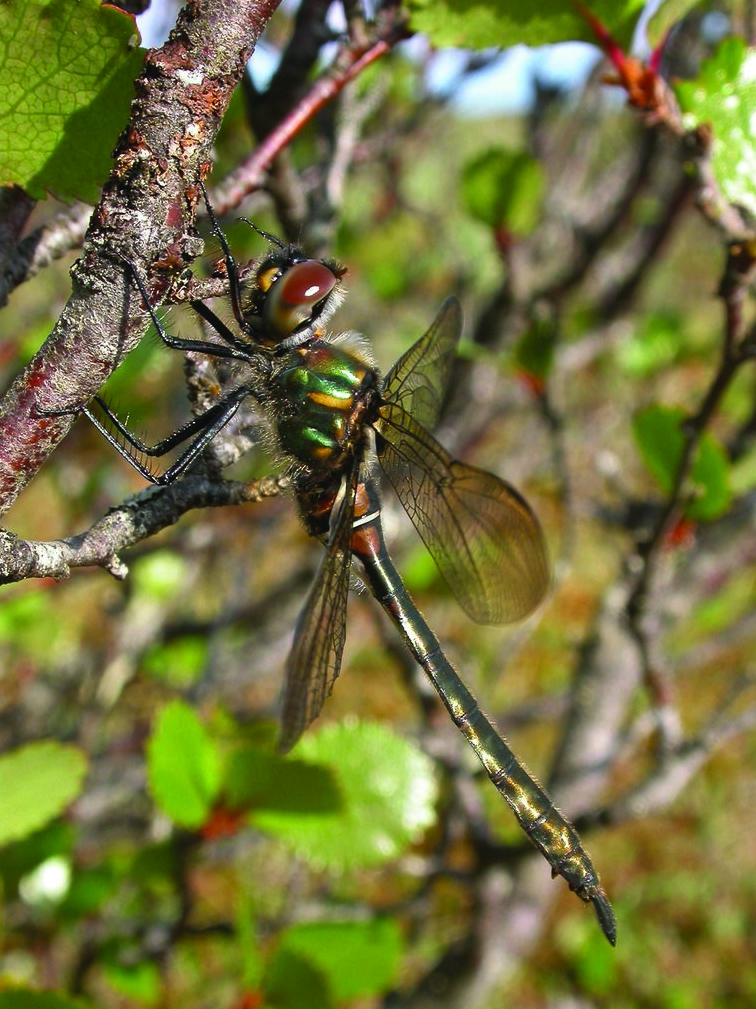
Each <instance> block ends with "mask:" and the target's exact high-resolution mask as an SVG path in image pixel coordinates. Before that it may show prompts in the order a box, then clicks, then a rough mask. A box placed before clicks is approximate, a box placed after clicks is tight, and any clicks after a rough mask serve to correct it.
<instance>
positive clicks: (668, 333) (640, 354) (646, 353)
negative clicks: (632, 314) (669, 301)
mask: <svg viewBox="0 0 756 1009" xmlns="http://www.w3.org/2000/svg"><path fill="white" fill-rule="evenodd" d="M681 327H682V320H681V319H680V318H679V316H678V315H676V314H674V313H671V312H669V313H668V312H654V313H652V314H650V315H645V316H641V317H639V318H638V319H637V322H636V325H635V327H634V328H633V331H632V333H631V334H630V336H628V337H627V339H624V340H622V341H621V342H620V343H619V344H618V346H617V361H618V363H619V366H620V367H621V368H623V369H624V370H625V371H626V372H627V373H628V374H629V375H637V376H641V377H642V376H644V375H649V374H653V373H654V372H655V371H658V370H659V369H660V368H663V367H665V366H666V365H668V364H671V363H672V362H673V361H674V360H675V358H676V356H677V354H678V353H679V350H680V345H681V342H682V333H681Z"/></svg>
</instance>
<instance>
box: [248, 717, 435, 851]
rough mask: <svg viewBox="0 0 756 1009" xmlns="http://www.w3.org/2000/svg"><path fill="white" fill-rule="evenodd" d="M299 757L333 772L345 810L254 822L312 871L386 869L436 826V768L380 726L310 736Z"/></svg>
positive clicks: (268, 814)
mask: <svg viewBox="0 0 756 1009" xmlns="http://www.w3.org/2000/svg"><path fill="white" fill-rule="evenodd" d="M294 753H295V754H296V756H297V758H298V759H300V760H305V761H307V762H308V763H312V764H318V765H320V766H321V767H323V768H327V769H328V770H330V772H331V774H332V775H333V778H334V780H335V781H336V782H337V784H338V788H339V792H340V794H341V798H342V802H341V806H340V808H339V809H338V810H332V811H329V812H323V813H317V812H316V813H308V814H307V815H302V814H299V813H292V814H285V813H279V812H273V811H267V810H264V811H260V812H256V813H254V815H253V819H254V822H255V823H256V824H257V826H258V827H260V829H262V830H266V831H268V832H270V833H273V834H276V835H277V836H278V837H280V838H281V839H282V840H283V841H285V842H286V844H288V845H289V846H290V847H291V848H293V849H294V850H295V851H296V852H297V853H298V854H299V855H301V857H302V858H305V859H307V861H308V862H310V863H311V864H313V865H315V866H331V867H334V868H339V869H341V868H345V867H353V866H367V865H379V864H381V863H383V862H388V861H390V860H391V859H393V858H396V857H397V855H399V854H400V853H401V852H402V851H403V850H404V849H405V848H406V847H407V846H408V845H409V844H411V843H412V841H413V840H414V839H415V838H416V837H417V836H418V835H419V834H420V833H421V832H422V831H423V830H425V829H426V828H427V827H429V826H430V825H431V824H432V823H433V822H434V820H435V811H434V803H435V799H436V783H435V779H434V775H433V766H432V764H431V761H430V760H429V759H428V758H427V757H426V756H425V755H424V754H423V753H421V752H420V751H419V750H418V749H416V748H415V747H414V746H412V745H411V744H410V743H408V742H407V741H406V740H404V739H402V738H401V737H400V736H397V735H395V734H394V733H393V732H391V731H390V730H389V729H386V728H384V727H383V726H381V725H378V724H375V723H372V722H349V723H345V724H343V725H331V726H327V727H326V728H324V729H322V730H321V731H320V732H317V733H314V732H312V733H307V734H305V736H303V738H302V739H301V741H300V742H299V743H298V744H297V746H296V749H295V750H294Z"/></svg>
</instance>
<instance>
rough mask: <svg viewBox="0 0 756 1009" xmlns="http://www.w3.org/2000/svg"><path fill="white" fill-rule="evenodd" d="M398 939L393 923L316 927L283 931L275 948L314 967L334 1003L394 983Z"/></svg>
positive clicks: (399, 948)
mask: <svg viewBox="0 0 756 1009" xmlns="http://www.w3.org/2000/svg"><path fill="white" fill-rule="evenodd" d="M402 945H403V944H402V937H401V933H400V931H399V926H398V925H397V923H396V922H395V921H393V920H389V919H387V918H378V919H375V920H374V921H352V922H316V923H308V924H304V925H296V926H294V927H293V928H290V929H288V930H287V931H286V932H285V933H284V935H283V937H282V939H281V946H280V949H281V950H282V951H286V952H289V953H293V954H295V955H296V956H298V957H302V958H303V959H305V960H307V962H308V963H310V964H312V965H313V966H315V967H317V968H318V969H319V971H320V972H321V973H322V974H323V975H324V976H325V977H326V978H327V980H328V987H329V990H330V992H331V995H332V996H333V998H334V1000H335V1001H336V1002H346V1001H347V1000H350V999H356V998H360V997H361V996H365V995H379V994H381V993H382V992H384V991H386V989H387V988H389V986H390V985H392V984H393V983H394V981H395V979H396V974H397V971H398V969H399V958H400V956H401V954H402Z"/></svg>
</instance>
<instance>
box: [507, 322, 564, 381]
mask: <svg viewBox="0 0 756 1009" xmlns="http://www.w3.org/2000/svg"><path fill="white" fill-rule="evenodd" d="M556 337H557V334H556V330H555V328H554V325H553V323H552V322H551V320H550V319H538V318H536V319H533V320H532V322H531V324H530V326H529V327H528V328H527V329H526V330H525V332H524V333H523V335H522V336H521V337H520V339H519V340H518V341H517V346H516V347H515V354H514V359H515V364H516V365H517V367H519V368H520V369H521V370H522V371H524V372H525V373H526V374H528V375H532V376H534V377H535V378H540V379H545V378H546V377H547V376H548V374H549V372H550V371H551V368H552V365H553V363H554V352H555V350H556Z"/></svg>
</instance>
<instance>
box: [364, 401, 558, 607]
mask: <svg viewBox="0 0 756 1009" xmlns="http://www.w3.org/2000/svg"><path fill="white" fill-rule="evenodd" d="M376 429H377V432H378V438H377V446H378V458H379V459H380V461H381V465H382V466H383V469H384V470H385V472H386V475H387V476H388V478H389V480H390V481H391V483H392V484H393V486H394V490H395V491H396V493H397V495H398V497H399V500H400V501H401V502H402V505H403V506H404V510H405V511H406V512H407V514H408V515H409V517H410V519H411V520H412V523H413V525H414V526H415V528H416V529H417V531H418V533H419V534H420V536H421V538H422V540H423V542H424V543H425V545H426V546H427V548H428V550H429V551H430V553H431V555H432V557H433V559H434V560H435V562H436V564H437V565H438V568H439V570H440V571H441V574H442V575H443V576H444V578H445V579H446V581H447V582H448V584H449V587H450V588H451V590H452V592H453V593H454V595H455V596H456V598H457V600H458V601H459V603H460V605H461V606H462V608H463V609H464V610H465V612H466V613H467V614H468V616H470V617H471V618H472V619H473V620H475V621H477V622H478V623H481V624H498V623H509V622H510V621H513V620H521V619H522V618H523V617H526V616H527V615H528V614H529V613H531V612H532V611H533V610H534V609H535V608H536V606H538V604H539V603H540V602H541V600H542V599H543V597H544V595H545V594H546V591H547V589H548V587H549V583H550V580H551V576H550V572H549V562H548V554H547V551H546V543H545V541H544V537H543V532H542V531H541V527H540V524H539V522H538V519H537V518H536V517H535V515H534V514H533V512H532V511H531V509H530V506H529V505H528V503H527V502H526V501H525V500H524V498H523V497H522V496H521V495H520V494H518V492H517V491H516V490H515V488H514V487H512V486H511V485H510V484H508V483H506V482H505V481H503V480H500V479H499V478H498V477H496V476H494V475H493V474H492V473H486V472H485V471H484V470H480V469H476V468H475V467H474V466H467V465H465V464H464V463H462V462H459V461H458V460H456V459H453V458H452V457H451V456H450V455H449V453H448V452H447V451H446V450H445V449H444V448H443V447H442V446H441V445H439V443H438V442H437V441H436V439H435V438H433V437H432V436H431V435H430V434H428V432H427V431H425V430H424V429H423V428H422V427H420V426H419V425H418V424H417V423H415V421H414V419H413V418H412V417H410V416H409V415H408V414H407V413H406V412H405V411H404V410H403V409H401V407H399V406H397V405H396V404H395V403H384V404H383V406H382V407H381V409H380V419H379V420H378V422H377V423H376Z"/></svg>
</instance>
